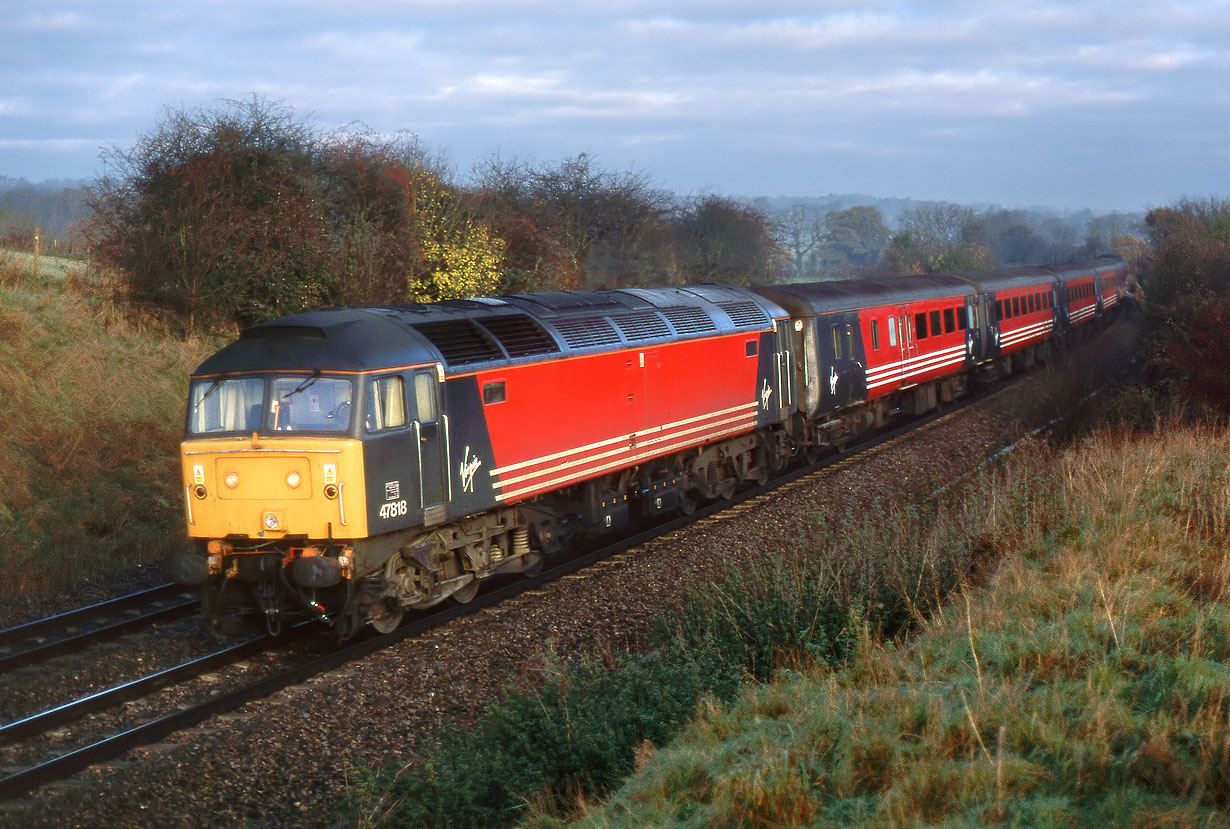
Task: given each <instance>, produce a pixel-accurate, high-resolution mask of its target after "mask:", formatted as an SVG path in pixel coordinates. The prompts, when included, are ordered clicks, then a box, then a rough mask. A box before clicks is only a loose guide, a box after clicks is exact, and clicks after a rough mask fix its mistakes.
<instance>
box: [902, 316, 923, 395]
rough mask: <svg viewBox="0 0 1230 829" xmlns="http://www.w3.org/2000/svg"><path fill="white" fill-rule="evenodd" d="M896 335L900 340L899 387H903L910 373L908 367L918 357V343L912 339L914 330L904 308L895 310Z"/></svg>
mask: <svg viewBox="0 0 1230 829" xmlns="http://www.w3.org/2000/svg"><path fill="white" fill-rule="evenodd" d="M897 335H898V336H899V337H900V338H901V339H900V343H901V375H900V380H901V385H905V379H906V377H907V376H909V373H910V366H911V365H913V364H914V358H915V357H917V356H918V343H917V342H916V341H915V339H914V329H913V323H912V321H911V320H910V315H909V314H907V313H906V311H905V309H904V308H899V309H898V310H897Z"/></svg>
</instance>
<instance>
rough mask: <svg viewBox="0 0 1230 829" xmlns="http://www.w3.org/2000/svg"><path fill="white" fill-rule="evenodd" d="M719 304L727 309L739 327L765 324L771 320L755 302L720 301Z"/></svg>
mask: <svg viewBox="0 0 1230 829" xmlns="http://www.w3.org/2000/svg"><path fill="white" fill-rule="evenodd" d="M717 306H718V307H719V308H721V309H722V310H723V311H725V312H726V314H727V316H729V317H730V321H731V322H733V323H734V324H735V325H737V326H738V327H739V328H747V327H750V326H753V325H764V324H765V323H767V322H768V321H769V318H768V316H766V315H765V312H764V311H762V310H760V306H759V305H757V304H756V303H754V302H719V303H718V304H717Z"/></svg>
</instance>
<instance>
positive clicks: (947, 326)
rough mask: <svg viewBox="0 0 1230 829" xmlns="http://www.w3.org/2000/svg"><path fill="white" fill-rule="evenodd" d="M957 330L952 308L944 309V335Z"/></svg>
mask: <svg viewBox="0 0 1230 829" xmlns="http://www.w3.org/2000/svg"><path fill="white" fill-rule="evenodd" d="M956 330H957V315H956V312H955V311H954V310H953V309H952V308H945V309H944V333H945V334H951V333H952V332H953V331H956Z"/></svg>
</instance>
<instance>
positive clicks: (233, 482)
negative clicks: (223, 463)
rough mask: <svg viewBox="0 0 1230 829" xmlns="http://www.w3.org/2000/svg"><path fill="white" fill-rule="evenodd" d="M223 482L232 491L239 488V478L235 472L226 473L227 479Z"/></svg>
mask: <svg viewBox="0 0 1230 829" xmlns="http://www.w3.org/2000/svg"><path fill="white" fill-rule="evenodd" d="M223 482H224V483H225V484H226V485H227V486H228V487H230V488H231V489H234V488H235V487H237V486H239V476H238V475H236V474H235V473H234V472H228V473H226V477H225V478H224V479H223Z"/></svg>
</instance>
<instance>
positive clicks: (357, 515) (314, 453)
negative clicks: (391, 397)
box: [183, 436, 367, 539]
mask: <svg viewBox="0 0 1230 829" xmlns="http://www.w3.org/2000/svg"><path fill="white" fill-rule="evenodd" d="M183 460H184V473H185V480H186V482H187V486H188V488H189V491H190V493H191V494H192V496H193V498H192V503H191V505H190V509H189V515H188V534H189V535H190V536H192V537H193V538H207V539H212V538H227V537H234V536H247V537H248V538H253V539H256V538H265V539H268V538H270V537H271V536H272V537H274V538H280V537H284V536H287V535H293V536H307V537H308V538H311V539H328V538H356V537H362V536H364V535H365V534H366V533H367V522H366V518H365V515H366V511H365V504H364V503H363V501H364V493H363V488H362V487H361V486H355V487H346V488H345V490H344V493H345V497H344V499H343V497H342V492H343V490H342V488H341V487H340V486H339V484H340V483H341V482H342V481H362V480H363V453H362V445H361V443H360V442H359V441H357V440H353V439H351V438H324V437H319V436H311V437H298V436H296V437H291V436H286V437H276V438H262V440H261V443H260V445H259V446H257V447H253V446H251V444H250V442H249V441H248V440H247V439H245V438H229V439H228V438H212V439H195V440H188V441H185V442H184V444H183Z"/></svg>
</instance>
